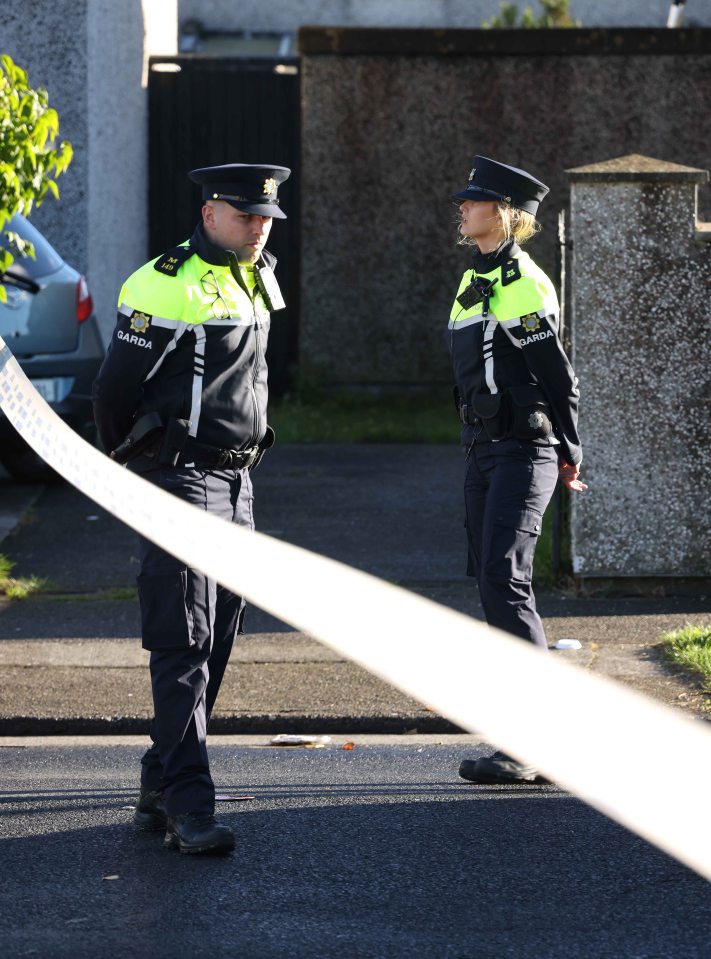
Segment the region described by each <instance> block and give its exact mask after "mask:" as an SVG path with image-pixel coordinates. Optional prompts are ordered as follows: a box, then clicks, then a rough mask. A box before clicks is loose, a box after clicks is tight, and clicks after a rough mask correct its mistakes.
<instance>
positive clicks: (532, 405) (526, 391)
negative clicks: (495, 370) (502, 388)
mask: <svg viewBox="0 0 711 959" xmlns="http://www.w3.org/2000/svg"><path fill="white" fill-rule="evenodd" d="M508 392H509V396H510V397H511V412H512V419H513V423H512V430H513V435H514V436H515V437H516V439H517V440H545V439H548V437H549V436H550V435H551V433H552V432H553V423H552V421H551V408H550V406H549V404H548V401H547V400H546V398H545V395H544V393H543V390H542V389H541V388H540V387H539V386H534V385H533V384H532V383H523V384H521V385H520V386H510V387H509V391H508Z"/></svg>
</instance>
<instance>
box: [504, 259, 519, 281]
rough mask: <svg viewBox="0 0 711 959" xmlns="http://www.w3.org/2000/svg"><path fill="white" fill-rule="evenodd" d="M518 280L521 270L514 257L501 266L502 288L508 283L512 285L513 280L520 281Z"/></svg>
mask: <svg viewBox="0 0 711 959" xmlns="http://www.w3.org/2000/svg"><path fill="white" fill-rule="evenodd" d="M520 279H521V270H520V269H519V265H518V260H517V259H516V258H515V257H513V258H512V259H510V260H507V261H506V262H505V263H502V264H501V285H502V286H508V285H509V283H513V282H514V281H515V280H520Z"/></svg>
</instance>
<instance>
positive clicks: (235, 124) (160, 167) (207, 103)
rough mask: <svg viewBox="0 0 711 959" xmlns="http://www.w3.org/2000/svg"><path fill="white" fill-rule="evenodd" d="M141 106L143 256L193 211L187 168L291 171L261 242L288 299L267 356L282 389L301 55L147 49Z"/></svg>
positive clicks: (293, 246)
mask: <svg viewBox="0 0 711 959" xmlns="http://www.w3.org/2000/svg"><path fill="white" fill-rule="evenodd" d="M148 104H149V124H150V126H149V140H148V143H149V204H148V205H149V216H150V225H149V245H150V250H149V253H150V256H158V255H159V254H160V253H162V252H163V250H165V249H167V248H168V247H171V246H175V245H176V243H180V242H182V241H183V240H185V239H187V238H188V237H189V236H190V234H191V233H192V231H193V229H194V227H195V224H196V222H197V221H198V219H199V216H200V205H201V200H200V188H199V187H198V186H197V185H196V184H194V183H192V182H191V181H190V180H189V179H188V176H187V173H188V170H192V169H194V168H195V167H201V166H212V165H214V164H218V163H276V164H279V165H281V166H287V167H291V169H292V174H291V176H290V178H289V179H288V180H287V181H286V183H285V184H284V186H283V187H281V188H280V190H279V197H280V199H281V201H282V203H283V206H284V210H285V211H286V212H287V213H288V219H287V220H286V221H282V220H275V221H274V225H273V227H272V232H271V234H270V237H269V243H268V248H269V249H270V250H271V252H272V253H273V254H274V255H275V256H276V257H277V258H278V260H279V263H278V265H277V277H278V279H279V284H280V286H281V288H282V290H283V291H284V298H285V300H286V301H287V304H288V306H287V309H285V310H283V311H281V312H279V313H276V314H275V315H274V316H273V318H272V331H271V333H270V337H269V351H268V354H267V359H268V362H269V382H270V387H271V389H272V391H273V392H274V393H276V394H280V393H283V392H284V390H285V389H286V386H287V384H288V370H289V366H290V364H292V363H293V362H294V361H295V358H296V349H297V332H298V316H299V275H298V272H299V159H300V102H299V75H298V61H297V60H295V59H293V58H291V59H290V58H286V59H280V60H272V59H266V58H265V59H258V60H257V59H255V60H245V59H235V58H222V57H212V56H211V57H201V56H195V55H179V56H175V57H151V60H150V72H149V84H148Z"/></svg>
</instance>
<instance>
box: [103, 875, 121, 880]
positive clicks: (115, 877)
mask: <svg viewBox="0 0 711 959" xmlns="http://www.w3.org/2000/svg"><path fill="white" fill-rule="evenodd" d="M101 878H102V879H103V880H107V879H120V878H121V877H120V876H119V875H115V876H102V877H101Z"/></svg>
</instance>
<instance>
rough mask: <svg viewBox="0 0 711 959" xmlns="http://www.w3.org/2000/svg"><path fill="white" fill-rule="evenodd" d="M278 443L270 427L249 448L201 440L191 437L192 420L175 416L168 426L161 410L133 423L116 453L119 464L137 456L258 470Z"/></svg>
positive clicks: (177, 463)
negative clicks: (226, 446)
mask: <svg viewBox="0 0 711 959" xmlns="http://www.w3.org/2000/svg"><path fill="white" fill-rule="evenodd" d="M273 444H274V430H273V429H272V428H271V426H267V429H266V433H265V434H264V438H263V439H262V440H261V442H260V443H259V444H258V445H256V446H252V447H250V448H249V449H246V450H233V449H224V448H222V447H219V446H209V445H208V444H206V443H198V441H197V440H195V439H193V438H192V437H191V436H190V422H189V421H188V420H183V419H177V418H174V417H171V418H170V419H169V420H168V421H167V423H166V424H165V425H164V424H163V420H162V418H161V416H160V415H159V414H158V413H145V414H144V415H143V416H141V417H140V418H139V419H138V420H137V421H136V422H135V423H134V425H133V428H132V429H131V432H130V433H129V434H128V436H127V437H126V439H125V440H124V441H123V443H121V444H120V446H118V447H117V448H116V449H115V450H114V451H113V452H112V453H111V458H112V459H114V460H116V461H117V462H118V463H128V462H130V461H131V460H133V459H136V457H138V456H141V457H143V458H144V459H148V460H154V461H155V463H156V465H157V466H195V467H197V468H198V469H250V470H251V469H254V468H255V466H258V465H259V463H260V462H261V460H262V457H263V456H264V453H265V452H266V451H267V450H268V449H269V447H270V446H272V445H273Z"/></svg>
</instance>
